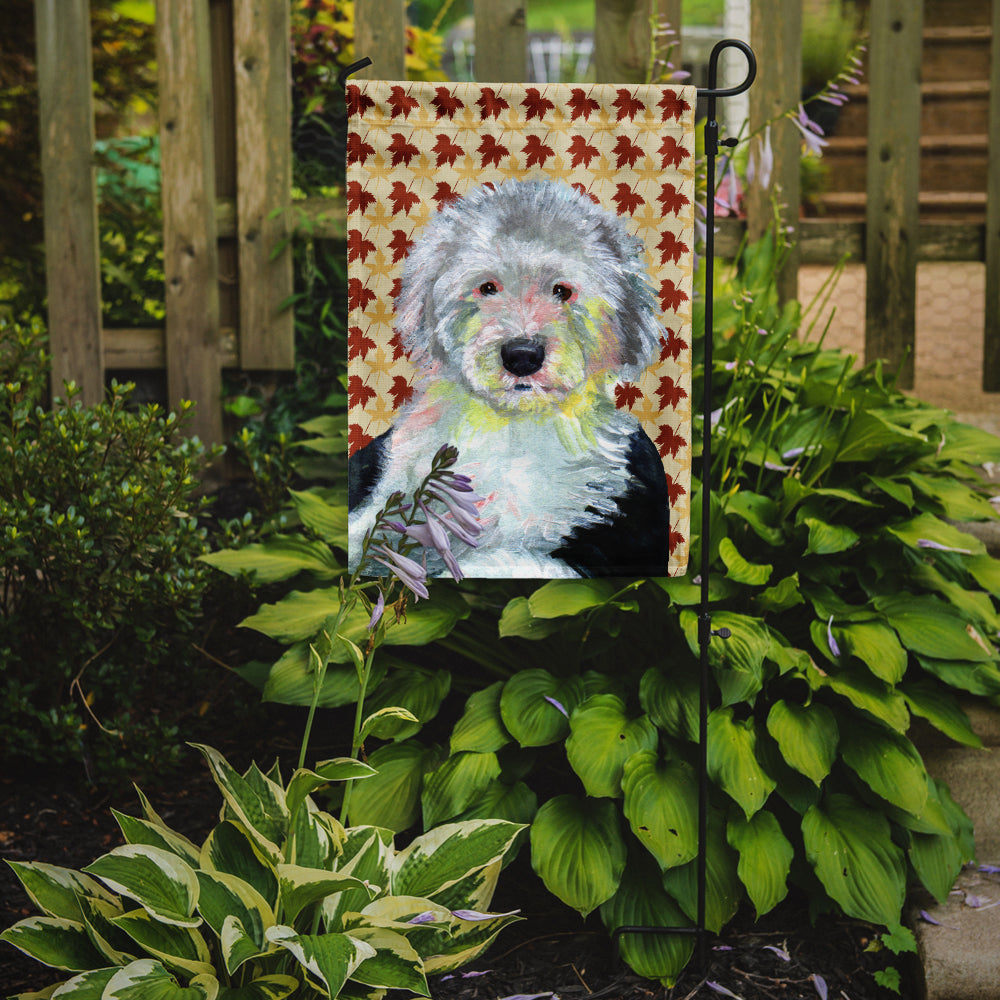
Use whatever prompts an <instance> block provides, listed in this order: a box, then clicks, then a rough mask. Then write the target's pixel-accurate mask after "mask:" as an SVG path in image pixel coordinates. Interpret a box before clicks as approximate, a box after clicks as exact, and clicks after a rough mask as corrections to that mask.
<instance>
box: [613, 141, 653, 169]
mask: <svg viewBox="0 0 1000 1000" xmlns="http://www.w3.org/2000/svg"><path fill="white" fill-rule="evenodd" d="M614 154H615V156H617V157H618V164H617V165H618V169H619V170H621V168H622V167H624V166H625V164H626V163H627V164H628V165H629V166H630V167H634V166H635V161H636V160H638V159H640V158H641V157H642V156H644V155H645V154H644V153H643V151H642V147H641V146H637V145H636V144H635V143H633V142H632V141H631V139H629V137H628V136H627V135H620V136H618V141H617V142H616V143H615V148H614Z"/></svg>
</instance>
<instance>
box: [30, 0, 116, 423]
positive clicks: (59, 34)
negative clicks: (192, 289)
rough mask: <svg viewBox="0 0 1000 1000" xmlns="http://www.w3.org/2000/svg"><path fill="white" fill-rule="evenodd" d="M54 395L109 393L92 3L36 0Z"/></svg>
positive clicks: (89, 398)
mask: <svg viewBox="0 0 1000 1000" xmlns="http://www.w3.org/2000/svg"><path fill="white" fill-rule="evenodd" d="M35 28H36V34H37V39H38V41H37V51H38V97H39V105H40V108H39V111H40V121H41V148H42V174H43V178H44V199H45V200H44V213H45V273H46V276H47V282H48V299H49V310H48V319H49V349H50V351H51V353H52V391H53V394H55V395H61V394H62V390H63V382H64V381H69V380H73V381H75V382H76V383H77V385H78V386H79V387H80V399H81V400H82V401H83V402H84V403H86V404H93V403H97V402H100V400H101V399H102V398H103V395H104V356H103V350H102V345H101V278H100V273H101V272H100V251H99V249H98V237H97V190H96V187H97V186H96V180H95V176H94V110H93V99H92V97H91V95H92V93H93V71H92V69H91V57H90V4H89V2H88V0H35Z"/></svg>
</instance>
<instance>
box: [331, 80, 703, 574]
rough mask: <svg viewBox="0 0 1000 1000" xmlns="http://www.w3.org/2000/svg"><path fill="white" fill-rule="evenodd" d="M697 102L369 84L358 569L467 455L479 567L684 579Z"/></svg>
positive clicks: (463, 561) (583, 92)
mask: <svg viewBox="0 0 1000 1000" xmlns="http://www.w3.org/2000/svg"><path fill="white" fill-rule="evenodd" d="M695 96H696V95H695V91H694V89H693V88H689V87H664V86H627V87H626V86H614V85H573V84H554V85H553V84H549V85H540V86H527V85H522V84H494V85H486V84H475V83H451V84H438V83H422V82H400V83H393V82H385V81H366V82H352V83H351V84H350V85H349V87H348V105H349V110H350V113H351V124H350V131H349V135H348V147H347V159H348V173H347V202H348V210H349V222H348V232H347V254H348V268H349V275H348V295H349V307H350V316H349V329H348V350H349V372H348V379H349V382H348V396H349V405H350V413H349V441H348V447H349V451H350V454H351V460H350V500H349V504H350V507H351V513H350V553H349V555H350V557H351V560H352V565H356V564H357V561H358V559H359V557H360V552H361V548H362V544H363V539H364V535H365V532H366V531H367V530H368V529H369V528H370V527H371V526H372V524H373V522H374V520H375V518H376V516H377V514H378V512H379V511H380V510H382V509H383V508H384V507H385V504H386V501H387V500H388V498H389V497H390V496H391V495H392V494H393V493H395V492H397V491H401V492H403V493H404V494H407V495H408V496H409V495H410V494H411V493H412V491H413V490H414V489H415V488H416V487H417V486H418V485H419V483H420V481H421V478H422V477H423V476H424V475H426V473H427V471H428V470H429V468H430V465H431V460H432V458H433V456H434V455H435V453H436V452H437V451H438V449H439V448H440V447H441V446H442V445H444V444H450V445H453V446H455V447H456V448H457V449H458V459H457V462H456V464H455V466H454V469H455V471H456V472H458V473H462V474H464V475H466V476H468V477H469V480H470V481H471V490H467V497H466V498H465V503H464V505H461V504H460V505H454V504H452V505H450V506H446V507H443V508H442V516H441V517H440V518H437V517H435V518H434V519H435V523H436V525H443V526H444V527H445V528H448V529H452V528H453V529H454V530H452V531H449V532H448V538H449V539H450V543H451V544H450V552H451V553H452V554H453V556H454V558H455V559H457V562H458V565H459V566H460V567H461V571H462V573H464V575H466V576H470V577H515V578H516V577H543V578H544V577H581V576H583V577H590V576H640V575H641V576H646V575H656V576H666V575H678V574H681V573H683V572H684V571H685V570H686V567H687V559H688V537H689V535H688V529H689V514H690V499H691V497H690V466H691V348H690V345H691V337H692V333H691V305H692V287H691V286H692V272H693V267H694V261H693V253H692V250H693V240H694V209H695V206H694V170H695V166H694V105H695ZM452 499H453V498H452ZM472 510H474V511H475V517H476V519H477V521H478V524H477V525H476V526H475V529H474V530H473V531H472V533H470V532H469V531H468V530H466V528H468V517H467V516H466V515H467V514H468V513H469V512H470V511H472ZM428 516H430V515H428ZM463 524H464V525H465V526H466V528H463ZM443 569H444V565H443V564H441V563H434V561H433V553H432V560H431V562H430V563H429V564H428V571H429V572H438V571H440V570H443Z"/></svg>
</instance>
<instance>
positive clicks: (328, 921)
mask: <svg viewBox="0 0 1000 1000" xmlns="http://www.w3.org/2000/svg"><path fill="white" fill-rule="evenodd" d="M392 851H393V847H392V832H391V831H390V830H380V829H377V828H376V827H372V826H355V827H352V828H351V829H350V830H349V831H348V833H347V839H346V840H345V842H344V846H343V853H342V854H341V856H340V859H339V864H338V865H337V870H338V871H340V873H341V874H342V875H353V876H354V877H355V878H356V879H360V880H361V881H362V882H367V883H368V885H369V886H370V887H371V888H372V889H374V890H376V891H379V892H381V891H383V890H386V889H388V886H389V878H390V875H389V869H390V866H391V860H390V859H391V856H392ZM387 898H388V897H387ZM370 902H371V892H370V891H369V890H368V889H367V888H364V889H345V890H344V891H343V892H339V893H337V894H336V895H335V896H327V897H326V899H324V900H323V903H322V910H323V919H324V921H325V927H326V929H327V930H328V931H330V930H346V928H345V927H344V926H343V916H344V914H345V913H357V912H359V911H360V910H362V909H364V908H365V907H366V906H367V905H368V904H369V903H370Z"/></svg>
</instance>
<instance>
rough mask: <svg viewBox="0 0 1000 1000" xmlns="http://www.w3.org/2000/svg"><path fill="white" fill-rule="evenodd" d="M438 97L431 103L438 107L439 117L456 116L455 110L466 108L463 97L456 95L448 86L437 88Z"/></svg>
mask: <svg viewBox="0 0 1000 1000" xmlns="http://www.w3.org/2000/svg"><path fill="white" fill-rule="evenodd" d="M436 93H437V97H435V98H434V100H433V101H431V104H433V105H434V107H436V108H437V116H438V118H444V117H446V116H447V117H448V118H454V117H455V112H456V111H458V109H459V108H464V107H465V104H463V103H462V100H461V98H459V97H456V96H455V95H454V94H453V93H452V92H451V91H450V90H449V89H448V88H447V87H438V88H436Z"/></svg>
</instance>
